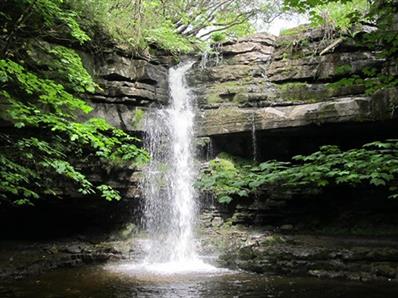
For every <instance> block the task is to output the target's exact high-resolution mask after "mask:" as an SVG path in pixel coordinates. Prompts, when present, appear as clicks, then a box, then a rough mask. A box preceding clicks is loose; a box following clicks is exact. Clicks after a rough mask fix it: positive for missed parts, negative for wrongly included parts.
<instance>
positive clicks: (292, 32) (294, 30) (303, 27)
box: [279, 25, 308, 36]
mask: <svg viewBox="0 0 398 298" xmlns="http://www.w3.org/2000/svg"><path fill="white" fill-rule="evenodd" d="M307 29H308V27H307V26H306V25H300V26H297V27H294V28H288V29H282V30H281V31H280V32H279V35H280V36H292V35H298V34H302V33H304V32H305V31H307Z"/></svg>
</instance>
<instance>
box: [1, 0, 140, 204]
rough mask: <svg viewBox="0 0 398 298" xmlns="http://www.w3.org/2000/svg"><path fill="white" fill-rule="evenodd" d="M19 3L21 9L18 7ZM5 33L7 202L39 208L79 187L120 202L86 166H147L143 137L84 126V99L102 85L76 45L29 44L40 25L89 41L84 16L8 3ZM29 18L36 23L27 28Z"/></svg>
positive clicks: (45, 4)
mask: <svg viewBox="0 0 398 298" xmlns="http://www.w3.org/2000/svg"><path fill="white" fill-rule="evenodd" d="M12 4H13V5H12ZM4 7H5V10H4V12H2V14H1V18H4V19H6V20H7V21H6V22H4V23H2V25H1V28H0V32H2V33H4V34H5V35H6V37H5V39H4V40H5V42H3V43H0V45H1V47H2V56H1V57H0V100H1V105H2V110H1V113H0V120H1V121H2V123H4V124H6V125H8V126H9V129H7V130H4V129H3V130H2V131H1V132H0V140H1V144H2V145H1V146H0V178H1V181H0V200H3V201H6V202H8V203H13V204H15V205H24V204H33V203H34V200H37V199H40V198H41V197H44V196H58V195H59V194H61V193H62V192H64V191H65V188H69V187H73V188H74V189H76V190H77V191H79V192H80V193H82V194H92V195H95V194H96V193H98V194H99V195H100V196H102V197H103V198H104V199H106V200H112V199H116V200H118V199H120V195H119V194H118V192H117V191H116V190H114V189H112V188H111V187H110V186H109V185H99V186H98V185H95V184H94V183H93V182H92V181H90V179H89V177H87V176H86V175H85V174H84V173H83V172H82V164H84V163H97V164H98V163H100V164H102V165H109V166H116V165H118V164H121V163H124V164H126V163H132V162H135V163H136V164H140V163H143V162H145V161H146V160H147V159H148V155H147V153H146V152H145V151H144V150H143V149H140V148H139V147H137V145H138V143H139V140H138V139H137V138H135V137H132V136H130V135H128V134H127V133H125V132H123V131H122V130H119V129H116V128H114V127H112V126H111V125H110V124H108V123H107V122H106V121H105V120H104V119H98V118H89V117H88V116H87V115H86V116H85V118H86V119H87V120H86V121H78V119H81V116H82V115H85V114H88V113H89V112H90V111H91V110H92V108H91V107H90V106H89V105H88V104H87V103H86V102H85V101H84V100H82V99H80V98H78V97H77V94H79V93H84V92H94V91H95V88H96V87H97V85H96V84H95V83H94V82H93V80H92V78H91V76H90V75H89V73H88V72H87V70H86V69H85V68H84V67H83V64H82V61H81V59H80V57H79V56H78V54H77V53H76V52H75V51H74V50H73V49H71V48H67V47H65V46H60V45H50V44H47V43H44V42H42V41H40V42H39V41H32V42H31V44H30V45H28V44H27V43H26V42H24V41H23V40H24V37H25V36H30V35H34V34H35V32H36V30H37V27H38V24H37V23H36V22H41V24H40V23H39V24H40V26H41V27H42V29H43V28H44V30H46V27H48V28H47V29H48V30H50V27H51V26H52V27H54V28H56V29H54V30H52V31H51V32H52V37H54V38H59V36H61V34H65V33H64V29H68V32H69V34H70V35H69V36H65V38H66V40H68V39H70V40H69V42H70V43H71V44H73V41H77V42H78V43H83V42H84V41H87V40H88V39H89V38H88V35H86V34H85V32H84V31H83V30H82V29H81V28H80V26H79V23H78V20H77V19H76V18H75V17H76V13H75V12H73V11H71V10H70V9H69V8H68V7H66V6H64V2H63V1H61V0H41V1H40V0H39V1H33V0H32V1H28V0H26V1H19V2H15V1H11V0H10V1H6V5H5V6H4ZM28 20H30V21H32V24H31V26H29V27H28V26H27V25H26V24H27V22H28Z"/></svg>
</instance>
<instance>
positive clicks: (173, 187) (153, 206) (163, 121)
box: [144, 62, 213, 273]
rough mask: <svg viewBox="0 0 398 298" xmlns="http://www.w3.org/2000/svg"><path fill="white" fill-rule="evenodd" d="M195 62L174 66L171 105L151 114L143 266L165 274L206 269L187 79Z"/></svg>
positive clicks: (147, 129)
mask: <svg viewBox="0 0 398 298" xmlns="http://www.w3.org/2000/svg"><path fill="white" fill-rule="evenodd" d="M192 64H193V62H187V63H183V64H181V65H179V66H178V67H176V68H172V69H170V72H169V86H170V98H171V103H170V106H169V107H168V108H165V109H161V110H153V111H151V112H150V113H149V114H148V115H147V117H146V123H145V129H146V132H147V135H148V138H147V140H146V147H147V149H148V150H149V152H150V155H151V161H150V164H149V166H148V167H147V169H146V170H145V173H144V176H145V183H144V192H145V198H146V207H145V219H146V229H147V231H148V234H149V237H150V241H149V243H148V246H147V247H146V258H145V261H144V264H145V266H146V268H147V269H149V270H154V271H161V272H166V273H170V272H171V273H173V272H186V271H203V270H210V269H212V268H213V267H212V266H210V265H206V264H204V263H203V262H201V261H200V260H199V258H198V256H197V253H196V251H195V245H194V236H193V228H194V224H195V218H196V217H195V214H196V204H195V197H196V193H195V190H194V187H193V183H194V179H195V176H196V169H195V167H194V147H193V138H194V136H193V131H194V116H195V113H194V103H193V97H192V96H191V94H190V90H189V88H188V87H187V85H186V82H185V73H186V72H187V71H188V70H189V69H190V67H191V66H192Z"/></svg>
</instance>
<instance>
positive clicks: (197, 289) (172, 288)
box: [0, 266, 398, 298]
mask: <svg viewBox="0 0 398 298" xmlns="http://www.w3.org/2000/svg"><path fill="white" fill-rule="evenodd" d="M114 268H115V267H113V269H114ZM113 269H112V267H109V266H106V267H104V266H92V267H86V268H72V269H64V270H58V271H54V272H50V273H46V274H43V275H41V276H36V277H34V278H29V279H26V280H18V281H13V282H9V283H7V284H2V285H0V297H1V298H11V297H12V298H21V297H23V298H25V297H26V298H88V297H91V298H131V297H165V298H168V297H185V298H188V297H269V298H338V297H340V298H395V297H398V283H394V282H389V283H387V282H386V283H362V282H347V281H336V280H320V279H316V278H286V277H277V276H272V277H270V276H264V275H257V274H250V273H245V272H232V271H227V272H226V271H219V272H213V273H211V272H207V273H191V274H188V273H184V274H174V275H172V274H170V275H168V274H162V275H157V274H153V273H149V272H146V273H145V272H138V271H134V270H133V271H130V272H129V271H120V270H113Z"/></svg>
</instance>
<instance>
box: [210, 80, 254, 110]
mask: <svg viewBox="0 0 398 298" xmlns="http://www.w3.org/2000/svg"><path fill="white" fill-rule="evenodd" d="M250 81H251V80H247V79H245V80H244V81H243V80H242V81H228V82H223V83H218V84H215V85H214V86H213V87H212V88H211V89H210V90H209V91H208V93H207V103H209V104H215V103H222V102H231V101H234V102H240V101H241V100H244V99H242V97H241V96H240V97H239V96H238V98H235V97H236V95H238V94H240V95H244V94H245V93H247V87H246V86H245V85H247V84H249V83H250Z"/></svg>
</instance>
